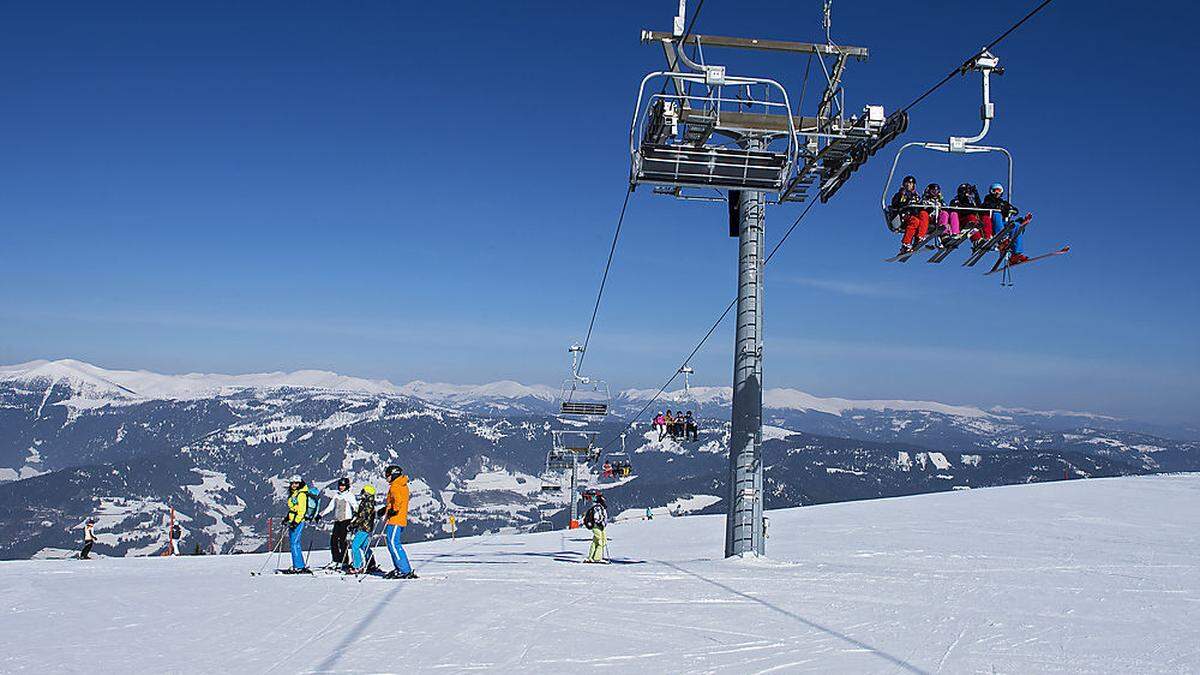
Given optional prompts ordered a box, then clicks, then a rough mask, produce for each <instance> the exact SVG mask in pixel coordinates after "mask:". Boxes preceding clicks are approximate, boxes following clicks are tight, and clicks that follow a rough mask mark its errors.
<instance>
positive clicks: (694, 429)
mask: <svg viewBox="0 0 1200 675" xmlns="http://www.w3.org/2000/svg"><path fill="white" fill-rule="evenodd" d="M654 428H655V430H657V431H658V440H660V441H661V440H663V439H664V438H666V437H667V436H670V437H671V438H672V439H674V440H680V439H683V441H684V442H685V443H686V442H687V441H698V440H700V426H699V425H698V424H697V423H696V418H695V417H694V416H692V411H691V410H689V411H687V414H684V413H683V411H679V414H678V415H674V414H672V413H671V411H670V410H668V411H667V412H666V414H663V412H662V411H659V413H658V414H657V415H655V416H654Z"/></svg>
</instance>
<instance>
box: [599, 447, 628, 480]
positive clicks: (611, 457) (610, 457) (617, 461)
mask: <svg viewBox="0 0 1200 675" xmlns="http://www.w3.org/2000/svg"><path fill="white" fill-rule="evenodd" d="M604 463H605V464H606V465H608V466H611V467H612V472H611V474H610V477H611V478H613V479H614V480H616V479H619V478H628V477H630V476H632V475H633V463H632V462H631V461H630V459H629V455H627V454H626V453H624V452H610V453H608V454H607V455H605V457H604Z"/></svg>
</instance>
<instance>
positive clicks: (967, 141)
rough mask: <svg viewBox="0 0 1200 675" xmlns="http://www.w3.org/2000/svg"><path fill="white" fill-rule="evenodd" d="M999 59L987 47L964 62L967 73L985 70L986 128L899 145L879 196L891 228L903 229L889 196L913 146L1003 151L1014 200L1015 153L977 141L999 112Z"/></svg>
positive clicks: (966, 152) (983, 116)
mask: <svg viewBox="0 0 1200 675" xmlns="http://www.w3.org/2000/svg"><path fill="white" fill-rule="evenodd" d="M999 63H1000V59H998V58H996V57H995V56H994V55H992V54H991V53H990V52H988V51H986V50H985V51H984V52H982V53H981V54H979V55H978V56H977V57H976V58H975V59H973V60H972V61H970V62H969V63H968V64H965V65H964V66H963V71H962V72H964V73H966V72H967V71H971V70H977V71H979V72H980V73H982V75H983V105H982V106H980V111H979V114H980V118H981V119H982V120H983V128H982V129H981V130H980V131H979V133H978V134H976V135H974V136H970V137H966V136H951V137H950V138H949V139H948V140H947V142H945V143H940V142H935V141H913V142H910V143H905V144H904V145H902V146H900V149H899V150H897V151H896V158H895V159H894V160H892V168H891V170H890V171H888V176H887V181H886V182H885V183H884V185H883V195H882V197H881V198H880V203H881V206H882V208H883V220H884V224H885V225H887V227H888V229H889V230H891V231H893V232H896V231H899V230H900V229H903V228H902V227H900V226H899V225H898V224H897V222H896V218H897V216H898V214H893V213H892V212H891V203H890V198H891V194H892V193H891V188H892V182H893V181H894V179H895V177H896V169H897V167H898V166H899V165H900V157H901V156H902V155H903V154H904V153H905V151H907V150H909V149H912V148H922V149H925V150H930V151H933V152H940V153H945V154H949V155H976V154H985V153H993V154H1000V155H1003V156H1004V158H1005V160H1006V162H1007V165H1008V170H1007V179H1006V182H1005V184H1004V185H1005V194H1007V195H1008V196H1009V197H1008V198H1009V200H1010V201H1011V200H1012V191H1013V159H1012V153H1010V152H1009V151H1008V150H1007V149H1005V148H1002V147H1000V146H992V145H978V142H979V141H981V140H983V138H984V137H985V136H987V134H988V131H989V130H990V129H991V123H992V119H993V118H994V117H995V116H996V108H995V104H994V103H993V102H992V100H991V75H992V73H995V74H997V75H1002V74H1003V73H1004V69H1003V68H1001V67H1000V66H999ZM956 208H957V207H956ZM937 210H938V209H937V208H936V207H935V208H934V209H933V211H934V212H935V214H936V211H937ZM972 210H974V209H972ZM978 210H979V211H981V212H986V211H987V209H978Z"/></svg>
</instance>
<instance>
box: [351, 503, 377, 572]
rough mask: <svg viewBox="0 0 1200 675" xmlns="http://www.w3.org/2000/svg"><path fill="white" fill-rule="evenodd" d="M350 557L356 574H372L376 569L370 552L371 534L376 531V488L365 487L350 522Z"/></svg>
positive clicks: (373, 557)
mask: <svg viewBox="0 0 1200 675" xmlns="http://www.w3.org/2000/svg"><path fill="white" fill-rule="evenodd" d="M350 531H351V532H353V533H354V537H353V539H351V540H350V557H351V559H352V563H353V565H354V567H353V570H354V571H355V572H370V571H371V570H372V569H374V568H375V556H374V555H372V553H371V552H370V551H368V547H369V546H370V545H371V533H372V532H374V531H375V486H374V485H364V486H363V489H362V492H360V493H359V495H358V508H357V509H356V510H355V511H354V518H353V520H351V521H350Z"/></svg>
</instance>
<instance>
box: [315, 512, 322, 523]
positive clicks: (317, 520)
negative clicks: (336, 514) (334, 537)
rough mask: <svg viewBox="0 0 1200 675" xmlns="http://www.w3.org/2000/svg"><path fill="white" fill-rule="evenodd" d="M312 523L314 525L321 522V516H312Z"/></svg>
mask: <svg viewBox="0 0 1200 675" xmlns="http://www.w3.org/2000/svg"><path fill="white" fill-rule="evenodd" d="M313 522H314V523H319V522H321V514H319V513H318V514H317V515H315V516H313Z"/></svg>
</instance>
